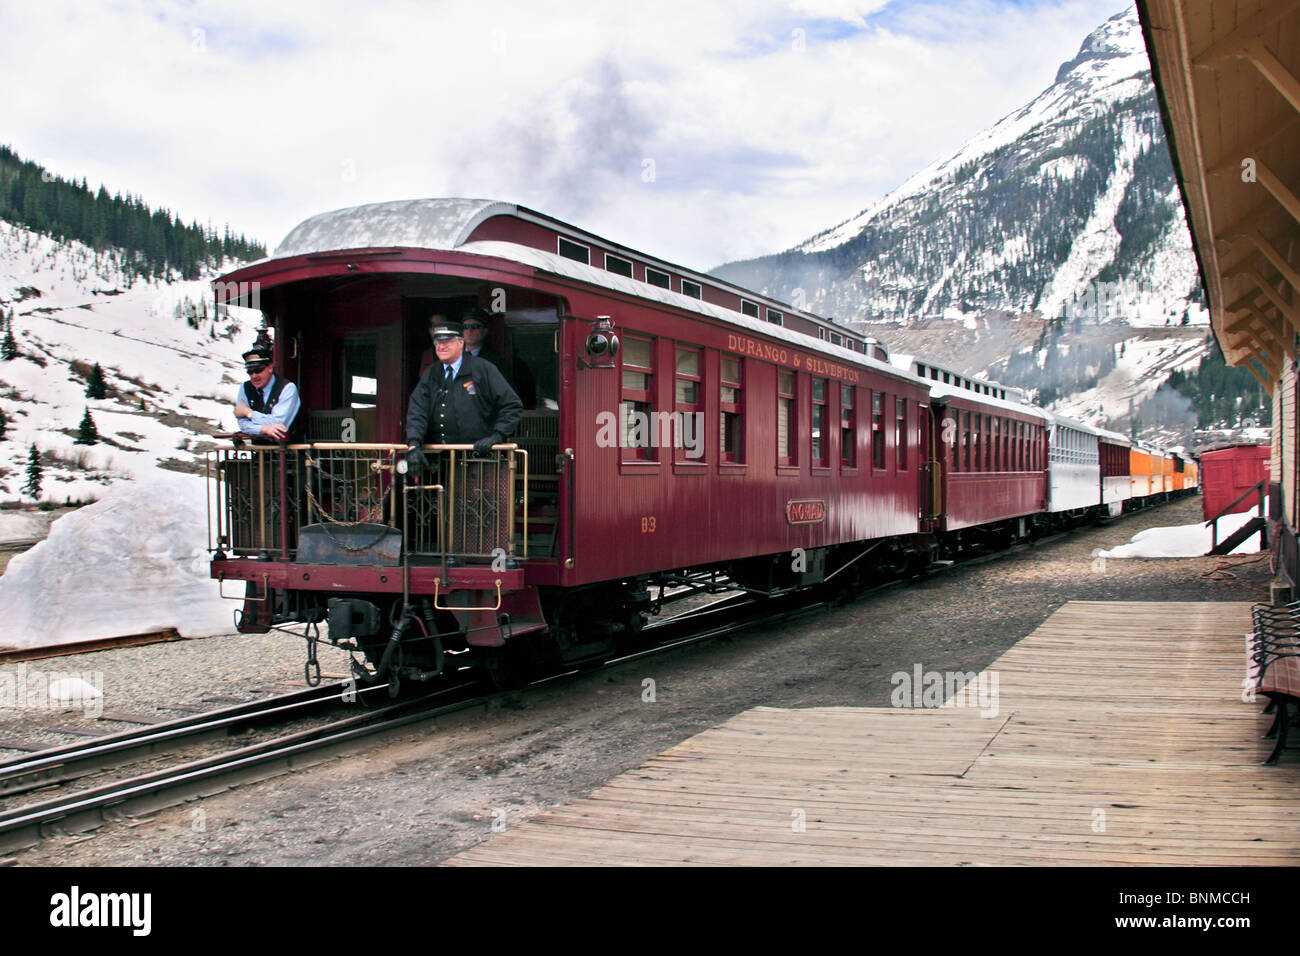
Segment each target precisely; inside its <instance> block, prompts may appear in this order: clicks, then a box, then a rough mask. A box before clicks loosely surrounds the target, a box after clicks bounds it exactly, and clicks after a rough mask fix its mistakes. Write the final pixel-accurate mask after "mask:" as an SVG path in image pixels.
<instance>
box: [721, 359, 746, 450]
mask: <svg viewBox="0 0 1300 956" xmlns="http://www.w3.org/2000/svg"><path fill="white" fill-rule="evenodd" d="M741 374H742V373H741V364H740V359H738V358H731V357H730V356H727V355H724V356H722V370H721V372H720V375H719V378H720V379H721V381H720V382H719V383H718V408H719V410H720V412H719V413H720V414H721V416H722V421H721V422H720V428H719V430H718V435H719V444H720V445H721V446H722V447H721V449H720V452H721V458H722V460H723V461H726V462H732V463H734V464H739V463H740V462H743V461H744V460H745V450H744V437H745V425H744V412H743V411H742V405H741V390H742V389H743V388H744V383H743V382H742V381H741V378H740V376H741Z"/></svg>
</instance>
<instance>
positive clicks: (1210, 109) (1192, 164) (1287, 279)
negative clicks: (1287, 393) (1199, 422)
mask: <svg viewBox="0 0 1300 956" xmlns="http://www.w3.org/2000/svg"><path fill="white" fill-rule="evenodd" d="M1138 13H1139V16H1140V18H1141V21H1142V32H1143V35H1144V38H1145V39H1146V45H1147V51H1148V53H1149V54H1150V57H1151V70H1152V74H1153V77H1154V79H1155V83H1156V90H1157V93H1158V95H1159V98H1160V108H1161V112H1162V114H1163V117H1164V123H1165V130H1166V132H1167V133H1168V138H1169V145H1170V150H1171V152H1172V154H1173V160H1174V167H1175V170H1176V173H1177V176H1178V182H1179V187H1180V188H1181V190H1182V194H1183V204H1184V206H1185V207H1186V209H1187V220H1188V225H1189V226H1190V228H1191V233H1192V244H1193V246H1194V248H1195V251H1196V257H1197V261H1198V264H1199V267H1200V272H1201V281H1202V284H1203V285H1204V288H1205V292H1206V295H1207V297H1208V305H1209V309H1210V321H1211V325H1212V327H1213V330H1214V335H1215V337H1216V338H1217V339H1218V342H1219V346H1220V347H1221V348H1222V350H1223V354H1224V358H1225V359H1226V360H1227V362H1228V364H1229V365H1238V366H1245V367H1246V368H1248V369H1250V371H1251V372H1252V373H1253V374H1254V375H1255V377H1256V378H1258V379H1259V380H1260V382H1261V384H1263V386H1264V387H1265V388H1266V389H1268V390H1269V392H1270V393H1271V392H1272V391H1273V386H1274V384H1275V383H1276V382H1277V381H1278V379H1279V378H1280V377H1281V373H1282V369H1283V367H1284V363H1285V362H1287V361H1291V362H1294V361H1295V359H1296V335H1295V334H1296V332H1297V331H1300V268H1298V267H1297V262H1300V78H1298V76H1300V0H1138Z"/></svg>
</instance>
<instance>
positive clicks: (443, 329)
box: [429, 319, 465, 339]
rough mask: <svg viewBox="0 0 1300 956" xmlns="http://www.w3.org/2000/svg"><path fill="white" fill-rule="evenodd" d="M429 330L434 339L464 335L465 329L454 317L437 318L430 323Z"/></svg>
mask: <svg viewBox="0 0 1300 956" xmlns="http://www.w3.org/2000/svg"><path fill="white" fill-rule="evenodd" d="M429 332H430V334H431V335H432V336H433V337H434V338H435V339H451V338H459V337H460V336H462V335H464V334H465V329H464V327H463V326H462V325H461V324H460V323H459V322H457V321H455V320H454V319H438V320H436V321H435V322H433V323H431V324H430V326H429Z"/></svg>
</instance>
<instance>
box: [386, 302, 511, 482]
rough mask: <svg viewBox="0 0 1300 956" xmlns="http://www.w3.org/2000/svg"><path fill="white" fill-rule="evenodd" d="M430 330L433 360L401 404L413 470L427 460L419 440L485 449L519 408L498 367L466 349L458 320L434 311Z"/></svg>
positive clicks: (506, 431) (498, 439)
mask: <svg viewBox="0 0 1300 956" xmlns="http://www.w3.org/2000/svg"><path fill="white" fill-rule="evenodd" d="M429 334H430V335H431V336H433V350H434V353H435V354H436V355H437V358H438V361H436V362H435V363H434V364H433V365H431V366H429V368H427V369H426V370H425V372H424V374H423V375H421V376H420V383H419V384H418V385H416V386H415V391H414V392H412V393H411V401H410V403H409V404H408V406H407V409H406V445H407V449H408V450H407V453H406V461H407V465H408V468H409V470H410V471H411V472H414V473H418V472H420V471H421V470H423V469H424V468H426V467H427V466H428V461H427V460H426V459H425V457H424V452H423V451H421V450H420V446H421V445H423V444H435V445H470V444H472V445H473V446H474V451H475V453H476V454H480V455H482V454H486V453H487V452H489V451H490V450H491V448H492V446H493V445H497V444H500V443H502V442H504V441H505V440H506V439H507V438H508V437H509V436H510V435H511V434H512V433H513V432H514V430H515V428H516V427H517V426H518V424H519V419H520V418H521V417H523V411H524V406H523V403H522V402H521V401H520V400H519V396H518V395H517V394H516V393H515V390H514V389H513V388H511V387H510V385H509V383H508V382H506V380H505V377H504V376H502V374H501V372H500V371H499V370H498V369H497V367H496V366H495V365H493V364H492V363H491V362H487V361H485V360H483V359H480V358H476V357H475V356H473V355H470V354H469V353H467V352H466V351H465V340H464V338H463V337H462V332H461V324H460V323H459V322H456V321H452V320H448V319H447V318H445V317H444V316H442V315H434V316H433V317H432V318H431V319H430V321H429Z"/></svg>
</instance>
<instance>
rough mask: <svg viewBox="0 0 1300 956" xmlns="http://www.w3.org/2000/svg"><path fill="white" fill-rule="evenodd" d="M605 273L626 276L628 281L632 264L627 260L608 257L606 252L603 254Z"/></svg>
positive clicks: (630, 276) (612, 256)
mask: <svg viewBox="0 0 1300 956" xmlns="http://www.w3.org/2000/svg"><path fill="white" fill-rule="evenodd" d="M605 271H607V272H616V273H618V274H619V275H621V276H627V277H628V278H629V279H630V278H632V263H631V262H629V261H628V260H627V259H623V258H621V257H619V256H614V255H610V254H609V253H608V252H607V253H605Z"/></svg>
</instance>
